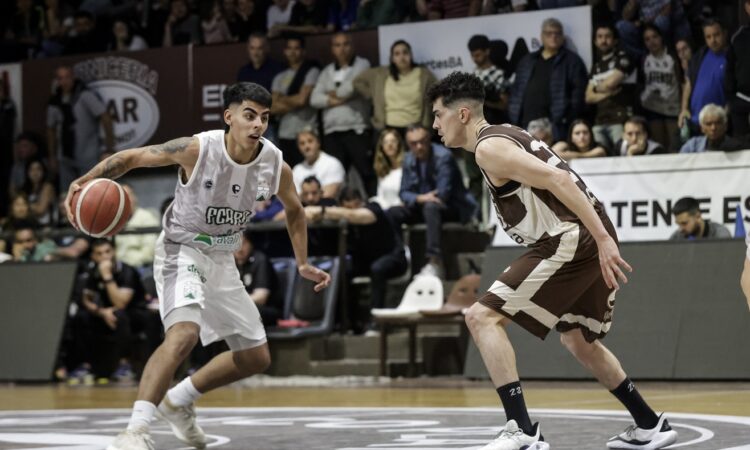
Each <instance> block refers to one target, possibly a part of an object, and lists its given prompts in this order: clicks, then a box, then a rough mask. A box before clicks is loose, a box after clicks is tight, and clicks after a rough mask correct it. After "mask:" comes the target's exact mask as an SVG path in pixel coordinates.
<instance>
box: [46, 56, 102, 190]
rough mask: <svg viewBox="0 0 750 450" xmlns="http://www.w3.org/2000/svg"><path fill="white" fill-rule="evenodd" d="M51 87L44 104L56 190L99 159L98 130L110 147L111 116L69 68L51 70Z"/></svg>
mask: <svg viewBox="0 0 750 450" xmlns="http://www.w3.org/2000/svg"><path fill="white" fill-rule="evenodd" d="M55 83H56V85H57V87H56V88H55V91H54V93H53V94H52V97H50V100H49V103H48V106H47V152H48V158H49V159H48V164H49V169H50V171H51V172H52V173H59V178H58V182H59V188H60V191H61V192H62V191H65V190H67V189H68V185H69V184H70V183H71V182H72V181H73V180H75V179H76V178H78V177H79V176H80V175H82V174H84V173H86V171H88V170H89V169H91V168H92V167H94V166H95V165H96V164H97V163H98V162H99V153H100V150H99V149H100V143H99V130H100V127H101V129H103V130H104V137H105V139H104V144H105V150H106V151H113V150H114V131H113V126H112V117H111V116H110V115H109V113H108V112H107V105H105V104H104V101H102V98H101V96H99V94H98V93H97V92H96V91H95V90H93V89H91V88H89V87H87V86H86V85H85V84H84V83H83V82H82V81H81V80H78V79H76V78H75V77H74V76H73V69H72V68H70V67H69V66H60V67H58V68H57V69H56V70H55Z"/></svg>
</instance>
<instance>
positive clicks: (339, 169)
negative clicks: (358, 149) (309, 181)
mask: <svg viewBox="0 0 750 450" xmlns="http://www.w3.org/2000/svg"><path fill="white" fill-rule="evenodd" d="M297 147H298V148H299V152H300V153H301V154H302V157H303V158H304V160H303V161H302V162H301V163H299V164H297V165H296V166H294V169H292V174H293V175H294V185H295V186H297V192H300V191H301V190H302V181H304V179H305V178H307V177H309V176H310V175H315V177H316V178H317V179H318V180H320V184H321V185H322V187H323V197H326V198H335V197H336V195H337V194H338V192H339V188H340V187H341V185H342V184H343V182H344V178H345V177H346V171H345V170H344V166H343V165H341V162H340V161H339V160H338V159H336V158H334V157H333V156H331V155H329V154H328V153H325V152H324V151H322V150H321V149H320V138H319V137H318V135H317V134H315V132H314V131H313V130H312V129H311V128H306V129H303V130H302V131H300V132H299V133H297Z"/></svg>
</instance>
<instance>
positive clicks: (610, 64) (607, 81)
mask: <svg viewBox="0 0 750 450" xmlns="http://www.w3.org/2000/svg"><path fill="white" fill-rule="evenodd" d="M594 47H596V50H597V59H596V61H595V62H594V65H593V66H592V67H591V75H590V78H589V83H588V85H587V86H586V103H588V104H590V105H594V108H595V110H596V115H595V117H594V128H593V132H594V140H595V141H596V142H598V143H599V144H601V145H604V147H605V148H612V147H613V146H614V145H615V143H616V142H617V141H619V140H620V139H621V138H622V124H623V122H625V119H627V118H628V117H630V116H632V115H633V106H634V105H633V97H634V95H635V81H636V71H635V64H633V62H632V61H631V60H630V57H628V55H627V54H626V53H625V52H624V51H623V50H621V49H619V48H618V47H617V30H615V28H614V27H613V26H612V25H598V26H597V27H596V31H595V33H594Z"/></svg>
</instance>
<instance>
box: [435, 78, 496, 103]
mask: <svg viewBox="0 0 750 450" xmlns="http://www.w3.org/2000/svg"><path fill="white" fill-rule="evenodd" d="M439 98H442V99H443V104H444V105H451V104H453V103H454V102H456V101H457V100H474V101H476V102H479V103H482V102H484V85H483V84H482V80H480V79H479V77H477V76H476V75H472V74H470V73H466V72H453V73H451V74H450V75H448V76H447V77H445V78H443V79H442V80H440V81H438V82H437V83H435V84H433V85H432V86H430V88H429V89H428V90H427V99H428V100H429V102H430V104H432V103H435V101H437V99H439Z"/></svg>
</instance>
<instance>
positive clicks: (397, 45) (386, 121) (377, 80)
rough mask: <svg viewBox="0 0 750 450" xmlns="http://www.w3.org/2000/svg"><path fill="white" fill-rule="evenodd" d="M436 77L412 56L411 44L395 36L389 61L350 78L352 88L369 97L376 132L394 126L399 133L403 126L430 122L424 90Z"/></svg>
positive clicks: (404, 127) (430, 113)
mask: <svg viewBox="0 0 750 450" xmlns="http://www.w3.org/2000/svg"><path fill="white" fill-rule="evenodd" d="M436 80H437V79H436V78H435V75H433V74H432V72H430V70H429V69H427V68H426V67H421V66H419V65H418V64H416V63H415V62H414V59H413V58H412V52H411V45H409V43H408V42H406V41H404V40H398V41H396V42H394V43H393V44H392V45H391V57H390V64H389V65H388V66H380V67H373V68H370V69H368V70H365V71H364V72H362V73H361V74H359V75H358V76H357V77H356V78H355V79H354V83H353V84H354V89H356V90H357V92H359V93H360V95H362V96H363V97H365V98H367V99H371V101H372V106H373V114H372V125H373V127H375V130H377V132H380V130H382V129H383V128H385V127H390V128H396V129H398V130H399V132H401V135H402V136H403V134H404V131H405V130H406V127H407V126H409V125H411V124H414V123H419V124H422V125H423V126H424V127H425V128H429V127H430V126H431V124H432V107H431V106H430V105H427V103H426V101H425V97H424V93H425V92H426V91H427V88H429V87H430V86H431V85H432V84H433V83H434V82H435V81H436Z"/></svg>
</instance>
